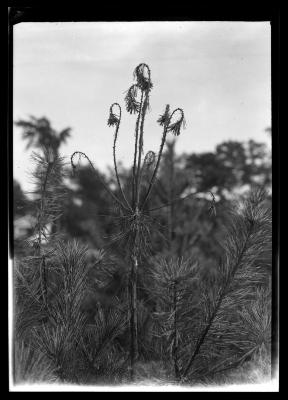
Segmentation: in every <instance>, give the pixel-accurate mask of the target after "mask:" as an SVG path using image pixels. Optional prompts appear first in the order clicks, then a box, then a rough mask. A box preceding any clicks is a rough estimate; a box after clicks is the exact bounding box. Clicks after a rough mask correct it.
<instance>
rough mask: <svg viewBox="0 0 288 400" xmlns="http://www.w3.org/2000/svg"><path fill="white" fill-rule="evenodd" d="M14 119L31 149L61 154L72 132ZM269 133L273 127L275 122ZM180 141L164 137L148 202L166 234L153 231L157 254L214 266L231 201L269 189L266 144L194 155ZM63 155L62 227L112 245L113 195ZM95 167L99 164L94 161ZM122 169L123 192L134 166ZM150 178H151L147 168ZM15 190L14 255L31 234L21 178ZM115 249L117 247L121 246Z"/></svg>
mask: <svg viewBox="0 0 288 400" xmlns="http://www.w3.org/2000/svg"><path fill="white" fill-rule="evenodd" d="M15 124H16V125H17V126H19V127H21V128H22V138H23V140H25V141H26V142H27V149H29V148H31V149H35V150H36V151H37V150H39V149H40V148H41V147H43V146H47V145H48V146H50V147H51V148H52V149H53V151H54V152H55V154H57V155H58V154H59V153H61V151H60V148H61V145H62V144H63V143H65V142H66V141H67V140H69V137H70V136H71V129H70V128H66V129H64V130H63V131H61V132H56V131H55V130H54V129H53V128H52V126H51V123H50V121H49V120H48V119H47V118H46V117H42V118H35V117H33V116H31V117H30V119H29V120H19V121H16V123H15ZM266 131H267V133H270V128H267V129H266ZM175 144H176V139H174V140H170V141H168V142H167V143H166V148H165V152H164V154H163V158H162V162H161V168H160V170H159V173H158V177H157V184H156V185H155V187H154V188H153V196H151V198H150V200H149V203H147V205H146V208H147V209H154V208H156V210H155V211H153V212H151V213H150V214H151V215H152V216H153V217H155V218H157V221H158V222H157V223H158V225H159V226H160V225H161V232H162V233H163V235H161V236H160V237H159V235H158V234H155V238H154V239H153V241H152V242H153V243H154V248H153V251H154V253H155V254H158V253H163V254H164V255H165V254H177V255H178V257H182V256H183V257H185V256H189V257H190V256H191V255H195V256H196V257H197V258H198V259H199V260H200V261H201V263H202V264H203V266H205V268H207V269H208V270H210V269H211V268H212V269H213V267H212V265H213V264H214V263H215V259H218V258H219V256H220V252H221V249H220V247H219V246H218V244H217V243H218V242H219V240H220V239H221V237H219V235H221V229H220V227H221V225H223V224H224V223H225V215H226V214H227V210H228V209H229V208H231V207H233V201H234V200H236V199H239V197H240V196H241V195H242V194H243V193H244V192H245V191H247V190H248V189H249V188H250V187H251V186H262V187H263V186H264V187H265V188H266V189H268V193H271V184H272V168H271V151H270V149H268V147H267V145H266V144H264V143H258V142H255V141H254V140H252V139H251V140H249V141H248V142H240V141H239V142H238V141H237V142H236V141H225V142H223V143H220V144H219V145H218V146H216V149H215V150H214V151H213V152H212V151H211V152H203V153H192V154H177V153H176V152H175ZM61 155H62V156H63V154H61ZM66 161H67V166H66V168H67V171H68V178H67V179H66V180H65V181H64V182H63V188H64V187H65V191H66V193H67V195H66V198H65V203H64V207H63V212H62V215H61V218H60V219H59V221H58V230H59V231H61V232H62V235H64V236H65V237H66V238H75V239H78V240H79V241H80V242H82V243H85V244H86V245H88V247H89V248H90V249H91V250H93V249H94V250H95V249H96V250H97V249H101V248H105V247H109V244H110V242H111V238H112V235H113V233H114V231H115V210H114V209H113V207H114V206H113V204H112V203H111V200H110V197H109V196H107V193H106V191H105V189H104V188H103V186H102V184H101V183H100V181H99V180H98V179H97V176H96V175H95V172H94V171H92V169H91V168H90V167H89V165H85V163H84V162H83V163H82V161H81V163H79V168H77V172H76V173H75V174H74V175H73V174H72V171H71V167H70V163H69V158H68V157H67V159H66ZM94 165H95V167H96V169H97V160H96V162H95V164H94ZM118 168H119V174H120V178H121V180H122V183H123V187H124V191H125V190H126V191H127V188H128V187H129V185H130V173H131V171H130V170H129V169H127V168H124V167H123V165H122V164H121V163H119V167H118ZM97 173H98V174H99V175H100V176H101V177H102V179H103V180H104V181H105V182H106V183H107V184H108V185H109V186H110V187H111V188H112V189H113V188H116V185H115V183H116V180H115V176H114V172H113V169H112V168H111V169H109V170H108V171H107V172H106V173H103V172H101V171H99V170H97ZM146 178H147V179H146V181H148V179H149V174H148V175H147V177H146ZM144 184H145V177H144ZM115 190H116V189H115ZM115 190H114V191H115ZM13 191H14V239H15V242H14V252H15V255H17V254H20V253H21V252H22V251H23V246H22V245H21V243H22V240H21V239H22V238H23V237H27V236H29V233H30V232H31V226H32V225H33V210H34V206H33V202H34V200H33V198H32V197H31V196H29V195H28V196H27V194H25V193H24V192H23V190H22V188H21V184H20V182H17V181H16V180H15V179H14V180H13ZM196 192H197V194H196V195H195V196H191V197H188V198H186V199H185V200H179V201H177V202H174V203H173V204H172V205H171V206H168V207H164V208H161V205H163V204H167V203H171V202H172V201H173V200H175V199H177V198H180V199H181V198H183V197H185V196H187V195H189V194H192V193H196ZM209 192H212V193H213V194H214V195H215V199H216V215H214V213H211V212H210V211H211V210H210V211H209V208H210V204H211V194H210V193H209ZM116 194H117V193H116ZM158 207H159V209H158V210H157V208H158ZM152 234H153V233H152ZM118 250H119V251H121V249H118ZM113 251H116V252H117V247H116V246H114V247H113Z"/></svg>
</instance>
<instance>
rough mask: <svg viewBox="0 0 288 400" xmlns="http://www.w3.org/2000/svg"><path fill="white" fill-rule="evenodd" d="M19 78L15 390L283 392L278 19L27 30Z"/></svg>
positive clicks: (42, 24) (12, 266)
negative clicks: (274, 32) (278, 301)
mask: <svg viewBox="0 0 288 400" xmlns="http://www.w3.org/2000/svg"><path fill="white" fill-rule="evenodd" d="M10 39H11V37H10ZM10 68H11V69H13V78H12V80H13V82H12V83H13V102H12V103H13V104H12V111H11V112H12V114H13V118H12V126H11V127H10V128H11V130H10V132H11V135H12V136H13V137H12V139H11V140H12V142H13V146H12V149H11V152H10V157H11V158H12V160H13V161H11V164H12V167H13V168H12V170H13V173H12V175H11V176H10V179H11V182H10V184H11V186H13V197H12V198H11V199H10V206H11V207H12V208H13V213H12V221H10V222H11V224H10V229H11V230H12V236H11V235H10V237H12V239H11V240H10V242H11V243H10V248H11V249H12V250H10V259H9V387H10V391H20V392H21V391H48V392H49V391H87V392H88V391H92V392H93V391H96V392H97V391H114V392H115V391H157V392H159V391H173V392H177V391H179V392H181V391H200V392H205V391H210V392H211V391H234V392H235V391H236V392H237V391H256V392H257V391H262V392H263V391H270V392H273V391H274V392H277V391H278V390H279V378H278V375H279V374H278V353H277V351H276V352H275V349H276V350H277V349H278V347H277V343H276V344H275V340H276V341H277V337H275V335H274V336H273V335H272V331H273V332H274V330H275V329H274V328H273V321H274V323H275V318H274V319H273V315H272V314H273V312H275V311H276V312H277V309H275V307H274V306H273V304H272V299H273V298H275V296H274V297H273V291H275V287H276V286H275V281H274V283H273V279H274V277H275V275H273V268H274V271H275V268H276V269H277V268H278V266H277V265H274V262H272V261H273V257H272V255H273V253H272V131H273V134H274V130H272V93H271V23H270V21H268V20H267V21H216V20H215V21H211V20H209V21H205V20H203V21H199V20H195V21H193V20H187V21H182V20H181V21H148V20H147V21H22V22H19V23H15V24H14V25H13V65H11V66H10ZM276 322H277V321H276ZM276 328H277V327H276ZM273 329H274V330H273ZM276 331H277V329H276ZM273 346H274V347H273ZM273 348H274V351H273Z"/></svg>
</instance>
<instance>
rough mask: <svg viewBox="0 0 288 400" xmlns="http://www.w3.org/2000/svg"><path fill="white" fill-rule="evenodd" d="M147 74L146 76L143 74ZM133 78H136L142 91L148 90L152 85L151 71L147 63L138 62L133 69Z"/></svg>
mask: <svg viewBox="0 0 288 400" xmlns="http://www.w3.org/2000/svg"><path fill="white" fill-rule="evenodd" d="M145 74H147V76H145ZM133 75H134V78H135V79H136V80H137V85H138V87H139V88H140V89H141V90H142V91H145V92H146V91H148V92H149V91H150V90H151V89H152V87H153V84H152V82H151V71H150V68H149V67H148V65H147V64H144V63H142V64H139V65H137V67H136V68H135V70H134V74H133Z"/></svg>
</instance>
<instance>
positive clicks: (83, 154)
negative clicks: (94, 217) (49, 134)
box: [71, 151, 129, 211]
mask: <svg viewBox="0 0 288 400" xmlns="http://www.w3.org/2000/svg"><path fill="white" fill-rule="evenodd" d="M76 154H79V155H80V156H83V157H85V158H86V160H87V161H88V162H89V164H90V166H91V168H92V169H93V171H95V172H96V173H97V171H96V169H95V167H94V165H93V164H92V162H91V161H90V159H89V157H88V156H87V155H86V154H85V153H83V152H82V151H75V152H74V153H73V154H72V156H71V165H72V168H73V170H74V169H76V165H75V164H74V163H73V158H74V157H75V156H76ZM97 178H98V180H99V181H100V183H101V184H102V185H103V187H104V188H105V190H106V191H107V192H108V193H109V194H110V196H111V197H112V198H113V199H114V200H115V201H116V203H118V204H119V205H120V206H121V207H122V208H123V209H124V210H127V211H129V208H127V207H126V206H125V205H124V204H123V203H122V201H121V200H119V199H118V198H117V197H116V196H115V195H114V193H113V192H112V191H111V190H110V189H109V187H108V186H107V185H106V183H105V182H104V181H103V179H102V178H101V177H100V175H99V174H97Z"/></svg>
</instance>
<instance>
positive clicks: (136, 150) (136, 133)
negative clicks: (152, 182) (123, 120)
mask: <svg viewBox="0 0 288 400" xmlns="http://www.w3.org/2000/svg"><path fill="white" fill-rule="evenodd" d="M143 96H144V93H143V91H142V92H141V100H140V107H139V113H138V117H137V121H136V127H135V148H134V161H133V176H132V207H133V208H135V200H136V185H137V181H136V162H137V152H138V137H139V123H140V118H141V112H142V105H143Z"/></svg>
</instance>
